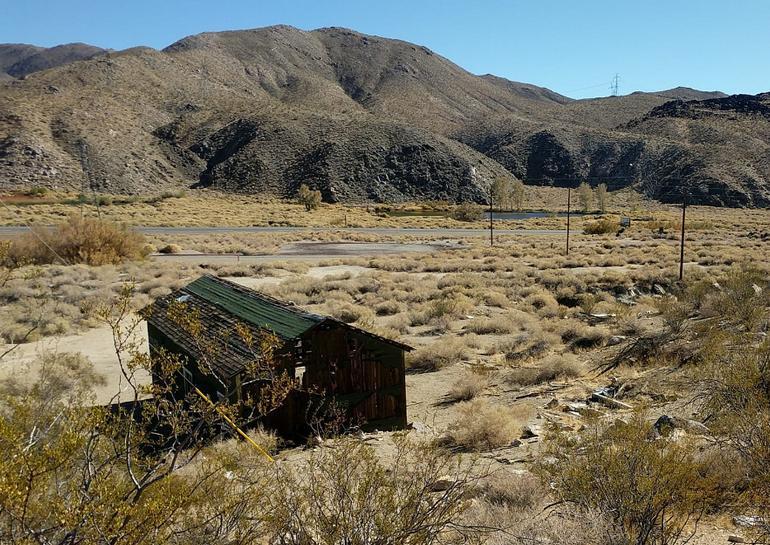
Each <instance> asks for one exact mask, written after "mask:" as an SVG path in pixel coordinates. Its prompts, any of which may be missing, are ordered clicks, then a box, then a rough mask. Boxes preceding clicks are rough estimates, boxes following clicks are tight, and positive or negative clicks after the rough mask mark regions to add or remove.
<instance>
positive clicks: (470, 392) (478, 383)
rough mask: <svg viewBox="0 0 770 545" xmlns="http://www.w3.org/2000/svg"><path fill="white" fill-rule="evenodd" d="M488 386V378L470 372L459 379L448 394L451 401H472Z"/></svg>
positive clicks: (478, 373)
mask: <svg viewBox="0 0 770 545" xmlns="http://www.w3.org/2000/svg"><path fill="white" fill-rule="evenodd" d="M486 386H487V377H485V376H484V375H482V374H481V373H480V372H475V371H472V370H471V371H468V372H467V373H465V374H463V376H462V377H460V378H459V379H457V380H456V381H455V383H454V384H453V385H452V387H451V388H450V389H449V392H447V399H448V400H450V401H455V402H457V401H470V400H471V399H473V398H474V397H476V396H477V395H479V394H480V393H481V392H482V391H484V388H486Z"/></svg>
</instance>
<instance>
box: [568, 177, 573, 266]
mask: <svg viewBox="0 0 770 545" xmlns="http://www.w3.org/2000/svg"><path fill="white" fill-rule="evenodd" d="M571 202H572V188H571V187H569V186H567V255H569V214H570V204H571Z"/></svg>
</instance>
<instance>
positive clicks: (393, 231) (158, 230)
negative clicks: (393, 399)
mask: <svg viewBox="0 0 770 545" xmlns="http://www.w3.org/2000/svg"><path fill="white" fill-rule="evenodd" d="M135 229H136V230H137V231H139V232H141V233H144V234H146V235H212V234H231V233H296V232H312V231H315V232H318V231H329V232H344V233H364V234H372V235H390V236H410V235H411V236H440V237H481V236H489V230H488V229H444V228H430V229H419V228H406V227H272V226H269V227H135ZM27 230H28V228H27V227H26V226H10V227H0V236H5V237H10V236H15V235H20V234H22V233H25V232H26V231H27ZM565 232H566V231H564V230H563V229H495V234H496V235H523V236H526V235H563V234H564V233H565Z"/></svg>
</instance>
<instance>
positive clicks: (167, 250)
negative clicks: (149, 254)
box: [158, 244, 182, 254]
mask: <svg viewBox="0 0 770 545" xmlns="http://www.w3.org/2000/svg"><path fill="white" fill-rule="evenodd" d="M158 253H159V254H179V253H182V247H181V246H179V245H178V244H166V245H165V246H162V247H160V248H158Z"/></svg>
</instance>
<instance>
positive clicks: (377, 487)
mask: <svg viewBox="0 0 770 545" xmlns="http://www.w3.org/2000/svg"><path fill="white" fill-rule="evenodd" d="M333 446H334V448H332V449H324V450H323V451H321V452H320V453H319V454H318V455H316V456H312V457H310V458H308V459H307V461H305V462H304V463H302V464H300V466H299V467H297V468H293V467H292V466H291V465H289V464H281V465H277V466H275V467H276V470H275V477H274V478H273V479H272V480H273V481H274V482H275V483H276V486H275V488H276V490H275V492H274V493H273V494H270V496H271V498H270V500H269V502H268V503H267V504H266V509H265V510H266V511H267V512H270V513H272V514H273V515H272V516H271V517H270V520H271V522H270V529H271V535H272V536H274V538H275V539H274V540H270V542H271V543H272V542H274V543H281V544H283V545H338V544H341V543H350V544H366V543H372V544H375V543H380V544H386V543H393V544H396V543H405V544H411V545H434V544H436V545H438V544H439V543H446V542H447V541H446V538H448V537H450V536H451V535H452V534H454V535H457V533H458V532H459V533H460V535H463V536H465V537H466V538H469V539H474V538H475V539H478V537H479V532H480V529H479V528H473V527H470V526H464V525H463V518H464V517H463V515H464V513H465V511H466V510H467V509H468V507H469V505H470V503H469V502H468V501H467V500H466V498H465V495H466V493H467V492H466V491H467V489H468V488H469V487H470V486H472V485H473V484H474V483H475V481H476V480H477V479H476V478H475V477H473V476H472V474H471V473H470V470H467V469H464V468H462V467H461V466H460V464H459V461H458V460H457V459H456V458H452V457H450V456H448V455H447V454H445V453H444V452H442V451H440V450H436V449H430V448H427V447H426V446H423V445H417V444H414V443H408V442H406V441H404V440H398V441H397V442H396V449H395V453H394V455H393V456H392V457H388V458H387V459H384V460H383V459H380V458H378V457H377V456H376V454H375V452H374V450H373V449H372V447H370V446H368V445H366V444H362V443H359V442H355V441H351V440H342V441H337V442H335V443H334V445H333Z"/></svg>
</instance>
